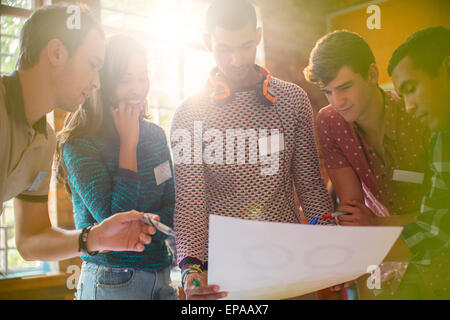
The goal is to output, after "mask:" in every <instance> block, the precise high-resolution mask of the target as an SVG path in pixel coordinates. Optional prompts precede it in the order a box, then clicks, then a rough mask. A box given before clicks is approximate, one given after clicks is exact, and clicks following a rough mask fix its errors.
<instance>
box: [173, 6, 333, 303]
mask: <svg viewBox="0 0 450 320" xmlns="http://www.w3.org/2000/svg"><path fill="white" fill-rule="evenodd" d="M204 40H205V43H206V45H207V47H208V48H209V50H210V51H212V52H213V53H214V56H215V60H216V63H217V67H216V68H215V69H213V70H212V72H211V75H210V79H209V81H208V83H207V84H206V85H205V87H204V89H203V90H202V91H201V92H200V93H199V94H197V95H195V96H193V97H190V98H188V99H187V100H186V101H185V102H184V103H182V105H181V106H180V107H179V108H178V110H177V112H176V114H175V116H174V120H173V125H172V134H171V141H172V148H173V154H174V163H175V191H176V205H175V222H174V225H175V230H176V232H177V256H178V262H179V265H180V268H181V270H182V282H183V287H184V289H185V293H186V297H187V299H218V298H221V297H224V296H226V292H220V291H219V288H218V286H216V285H207V279H206V275H205V274H204V272H203V271H204V270H205V269H206V268H207V260H208V221H209V219H208V218H209V215H210V214H217V215H224V216H232V217H238V218H242V219H252V220H261V221H273V222H287V223H300V214H299V210H298V208H297V206H296V204H295V198H294V186H295V190H296V192H297V196H298V198H299V200H300V203H301V205H302V208H303V211H304V213H305V216H306V218H307V219H308V220H311V219H313V218H314V217H320V216H322V215H324V214H326V213H328V212H330V211H332V210H333V207H332V202H331V199H330V197H329V195H328V193H327V190H326V188H325V185H324V182H323V180H322V177H321V174H320V168H319V161H318V155H317V148H316V144H315V140H314V135H313V122H312V109H311V106H310V103H309V99H308V97H307V95H306V93H305V92H304V91H303V90H302V89H301V88H300V87H298V86H297V85H295V84H292V83H287V82H284V81H281V80H279V79H276V78H273V77H270V74H269V73H268V71H267V70H265V69H263V68H261V67H259V66H257V65H255V56H256V47H257V46H258V44H259V43H260V41H261V28H257V26H256V13H255V9H254V7H253V6H252V5H251V4H250V3H249V2H248V1H247V0H233V1H231V0H226V1H223V0H217V1H214V2H213V4H212V5H211V6H210V8H209V9H208V12H207V32H206V34H205V39H204ZM230 236H232V232H230ZM194 280H195V281H196V282H194Z"/></svg>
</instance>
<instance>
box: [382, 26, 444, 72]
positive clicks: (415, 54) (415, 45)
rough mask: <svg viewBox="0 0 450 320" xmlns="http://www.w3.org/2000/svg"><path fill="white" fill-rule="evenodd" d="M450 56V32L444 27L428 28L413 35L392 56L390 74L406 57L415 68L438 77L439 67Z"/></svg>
mask: <svg viewBox="0 0 450 320" xmlns="http://www.w3.org/2000/svg"><path fill="white" fill-rule="evenodd" d="M447 56H450V30H449V29H447V28H444V27H442V26H437V27H431V28H426V29H423V30H420V31H417V32H415V33H413V34H412V35H411V36H410V37H409V38H408V39H407V40H406V41H405V42H403V43H402V44H401V45H400V46H399V47H398V48H397V49H396V50H395V51H394V53H393V54H392V57H391V60H390V61H389V66H388V73H389V76H392V71H393V70H394V68H395V67H396V66H397V64H398V63H399V62H400V61H401V60H402V59H403V58H405V57H409V58H410V59H411V61H412V63H413V65H414V66H416V67H417V68H420V69H422V70H423V71H426V72H427V73H428V74H429V75H431V76H437V73H438V70H439V66H440V65H441V63H442V61H443V60H444V58H445V57H447Z"/></svg>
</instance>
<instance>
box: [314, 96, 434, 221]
mask: <svg viewBox="0 0 450 320" xmlns="http://www.w3.org/2000/svg"><path fill="white" fill-rule="evenodd" d="M383 94H384V97H385V114H384V119H383V129H384V130H383V132H384V137H383V155H378V154H377V153H376V152H375V150H374V148H372V146H370V145H369V144H368V143H367V141H366V140H365V139H364V137H363V135H362V133H361V130H360V129H359V128H358V126H357V124H356V123H348V122H346V121H345V120H344V118H343V117H342V116H341V115H340V114H339V113H338V112H337V111H336V110H335V109H334V108H333V107H332V106H327V107H325V108H323V109H321V110H320V111H319V113H318V115H317V118H316V127H317V135H318V138H319V142H320V147H321V150H322V153H323V157H324V165H325V168H326V169H337V168H344V167H351V168H353V170H354V172H355V173H356V175H357V176H358V177H359V179H360V181H361V187H362V189H363V193H364V202H365V204H366V206H367V207H368V208H369V209H370V210H371V211H372V212H373V213H374V214H376V215H378V216H388V215H397V214H407V213H412V212H417V211H419V207H420V203H421V200H422V197H423V195H424V193H425V191H426V186H424V185H423V183H422V182H420V179H419V180H417V177H420V176H421V174H424V177H423V179H422V180H423V181H427V179H426V177H425V176H426V175H427V174H428V166H427V163H428V161H427V150H428V148H427V146H428V141H429V137H430V133H429V131H428V129H427V128H426V127H425V126H424V125H422V124H421V123H420V122H419V121H418V120H417V119H416V118H415V117H414V116H412V115H411V114H408V113H407V112H406V110H405V107H404V103H403V100H401V99H399V98H398V97H396V96H394V95H393V94H392V93H390V92H383ZM405 175H406V178H405ZM409 176H413V177H414V178H415V179H416V181H415V182H411V180H408V179H409V178H408V177H409Z"/></svg>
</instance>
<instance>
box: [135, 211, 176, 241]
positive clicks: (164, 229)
mask: <svg viewBox="0 0 450 320" xmlns="http://www.w3.org/2000/svg"><path fill="white" fill-rule="evenodd" d="M141 221H143V222H144V223H145V224H148V225H150V226H154V227H155V228H156V229H157V230H159V231H161V232H162V233H164V234H166V235H168V236H170V237H175V235H176V234H175V231H173V230H172V228H170V227H168V226H166V225H165V224H163V223H161V222H159V221H157V220H155V219H152V218H151V217H150V216H149V215H147V214H144V217H143V218H142V219H141Z"/></svg>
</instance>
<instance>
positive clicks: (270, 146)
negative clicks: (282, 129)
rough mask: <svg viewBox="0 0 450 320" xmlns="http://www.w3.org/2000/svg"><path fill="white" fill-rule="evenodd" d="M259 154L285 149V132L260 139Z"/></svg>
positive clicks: (263, 154) (265, 154) (264, 154)
mask: <svg viewBox="0 0 450 320" xmlns="http://www.w3.org/2000/svg"><path fill="white" fill-rule="evenodd" d="M258 145H259V154H260V155H261V156H267V155H269V154H274V153H277V152H281V151H283V150H284V134H283V133H280V134H274V135H271V136H268V137H262V138H260V139H259V140H258Z"/></svg>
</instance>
